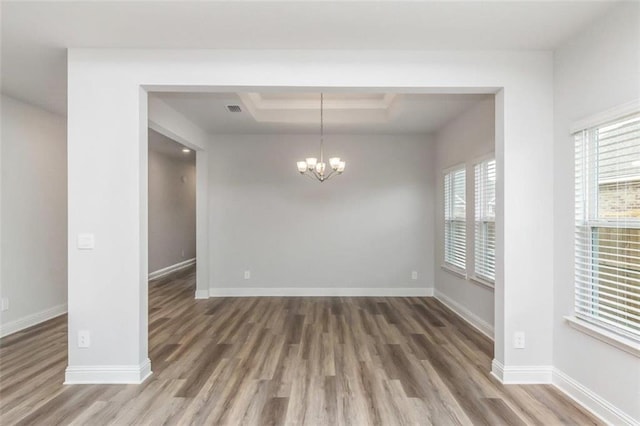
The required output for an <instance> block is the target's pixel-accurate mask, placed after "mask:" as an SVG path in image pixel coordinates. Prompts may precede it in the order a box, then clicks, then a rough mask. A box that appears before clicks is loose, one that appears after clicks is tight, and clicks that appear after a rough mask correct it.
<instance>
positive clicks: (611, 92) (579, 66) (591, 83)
mask: <svg viewBox="0 0 640 426" xmlns="http://www.w3.org/2000/svg"><path fill="white" fill-rule="evenodd" d="M639 34H640V4H638V3H635V4H622V5H621V6H619V7H617V8H616V9H614V11H613V12H612V13H611V14H610V15H609V16H605V17H603V18H602V19H599V20H598V21H597V22H595V23H594V24H593V25H591V26H589V27H588V28H587V29H586V30H585V31H584V32H583V33H581V34H579V35H577V36H576V37H574V38H573V39H572V40H571V41H569V42H568V43H567V44H566V45H565V46H563V47H562V48H561V49H559V50H558V51H557V52H556V53H555V63H556V66H555V78H554V81H555V105H554V119H555V153H554V160H555V161H554V200H555V204H554V209H555V214H554V258H555V263H554V311H555V315H554V341H553V363H554V366H555V367H556V368H557V369H559V370H560V371H561V372H563V373H565V374H566V375H567V376H569V377H570V378H571V379H572V380H574V381H575V382H577V383H578V384H580V385H581V386H584V387H585V388H586V389H587V390H588V391H594V392H597V396H599V397H600V398H603V399H604V400H606V401H608V402H609V403H610V404H612V405H613V406H615V407H617V408H618V409H619V410H621V411H622V412H625V413H626V414H627V415H628V416H631V417H633V418H634V419H635V421H636V422H640V404H639V403H638V401H640V361H639V360H638V358H637V357H635V356H633V355H631V354H629V353H627V352H624V351H622V350H620V349H618V348H616V347H613V346H610V345H608V344H607V343H604V342H601V341H599V340H596V339H595V338H593V337H591V336H588V335H586V334H584V333H582V332H580V331H577V330H575V329H573V328H571V327H570V326H569V325H568V323H567V321H566V320H565V319H564V316H565V315H571V314H572V313H573V302H574V282H575V281H574V246H573V242H574V240H573V237H574V198H575V197H574V143H573V139H572V137H571V135H570V132H569V129H570V128H571V125H572V123H573V122H574V121H577V120H579V119H582V118H585V117H586V116H589V115H592V114H597V113H600V112H602V111H605V110H607V109H609V108H613V107H616V106H619V105H622V104H624V103H626V102H630V101H634V100H636V101H637V100H638V99H640V85H639V83H638V82H639V81H640V80H639V77H640V42H639V40H640V39H639V38H638V35H639ZM565 387H566V386H565ZM583 400H585V401H586V402H587V403H591V400H590V397H587V398H583Z"/></svg>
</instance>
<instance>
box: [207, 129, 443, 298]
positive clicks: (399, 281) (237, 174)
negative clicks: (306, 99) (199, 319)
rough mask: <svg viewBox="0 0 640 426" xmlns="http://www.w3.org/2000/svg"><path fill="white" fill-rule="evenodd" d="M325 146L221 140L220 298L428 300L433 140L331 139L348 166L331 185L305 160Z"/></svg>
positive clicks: (215, 256) (215, 263)
mask: <svg viewBox="0 0 640 426" xmlns="http://www.w3.org/2000/svg"><path fill="white" fill-rule="evenodd" d="M318 144H319V138H318V136H316V135H299V136H294V135H244V136H241V135H234V136H223V135H218V136H215V137H214V140H213V143H212V145H211V148H210V153H209V170H210V182H209V188H210V199H211V209H210V233H211V234H210V252H211V264H210V270H211V276H212V281H211V291H212V294H214V295H219V294H251V295H255V294H261V293H260V292H261V291H262V292H263V293H264V294H281V293H283V294H363V295H367V294H390V295H393V294H396V295H407V294H408V295H411V294H423V295H426V294H427V291H428V290H427V289H431V288H432V287H433V244H432V240H433V196H434V194H433V174H432V172H431V170H432V158H433V151H432V144H431V141H430V139H428V138H427V137H426V136H398V135H349V136H333V135H331V136H328V137H326V138H325V145H326V153H327V155H328V156H329V155H330V156H334V155H336V156H339V157H341V158H343V159H345V160H346V162H347V168H346V171H345V172H344V174H343V175H342V176H337V177H335V178H333V179H331V180H329V181H326V182H324V183H320V182H317V181H312V180H310V179H309V178H307V177H305V176H300V174H299V173H298V172H297V169H296V161H298V160H300V159H304V158H305V157H309V156H317V155H318ZM246 270H249V271H251V278H250V279H248V280H247V279H244V271H246ZM412 271H416V272H417V273H418V277H417V279H416V280H413V279H412V276H411V274H412ZM283 288H284V289H283ZM247 289H252V290H247ZM256 289H262V290H256ZM274 289H276V290H274ZM429 291H431V290H429ZM354 292H355V293H354Z"/></svg>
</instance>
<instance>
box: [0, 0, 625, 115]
mask: <svg viewBox="0 0 640 426" xmlns="http://www.w3.org/2000/svg"><path fill="white" fill-rule="evenodd" d="M612 4H613V2H612V1H551V0H548V1H538V2H522V1H512V2H508V1H497V2H486V1H426V0H425V1H421V0H415V1H392V0H386V1H385V0H383V1H344V0H343V1H305V0H297V1H294V0H289V1H279V2H275V1H253V2H252V1H234V0H226V1H140V2H122V1H91V0H84V1H76V2H62V1H52V0H49V1H44V2H32V1H6V0H4V1H2V13H1V15H2V16H1V19H2V21H1V23H2V91H3V93H6V94H8V95H10V96H14V97H16V98H18V99H22V100H25V101H27V102H30V103H33V104H35V105H39V106H41V107H43V108H45V109H48V110H51V111H55V112H58V113H61V114H64V113H65V112H66V50H65V49H66V48H68V47H101V48H106V47H111V48H173V49H185V48H199V49H223V48H226V49H236V48H237V49H249V48H251V49H378V50H386V49H393V50H397V49H405V50H411V49H415V50H445V49H452V50H462V49H468V50H471V49H485V50H497V49H553V48H554V47H556V46H558V45H559V43H561V42H562V41H564V40H566V39H567V38H568V37H569V36H570V35H572V34H573V33H575V32H576V31H578V30H579V29H580V28H582V27H584V26H586V25H588V24H589V23H590V22H592V21H593V20H595V19H597V17H598V16H601V15H602V14H603V13H605V12H606V10H607V9H608V8H610V7H611V5H612Z"/></svg>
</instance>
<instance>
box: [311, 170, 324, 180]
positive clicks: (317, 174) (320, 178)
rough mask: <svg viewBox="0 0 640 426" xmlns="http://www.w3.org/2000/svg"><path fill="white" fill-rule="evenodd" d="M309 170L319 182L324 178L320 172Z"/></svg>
mask: <svg viewBox="0 0 640 426" xmlns="http://www.w3.org/2000/svg"><path fill="white" fill-rule="evenodd" d="M311 172H312V173H313V175H314V176H315V177H316V179H318V180H319V181H320V182H322V181H323V180H324V178H323V177H322V175H321V174H320V173H318V172H316V171H315V170H311Z"/></svg>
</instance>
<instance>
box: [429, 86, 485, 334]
mask: <svg viewBox="0 0 640 426" xmlns="http://www.w3.org/2000/svg"><path fill="white" fill-rule="evenodd" d="M435 141H436V151H437V154H436V167H435V174H436V175H437V179H436V181H437V191H436V197H435V199H436V212H435V217H436V223H435V227H436V240H435V255H436V259H435V261H436V269H435V287H436V296H438V297H440V298H441V299H442V300H443V301H444V302H445V303H447V304H449V305H450V306H451V307H452V308H454V309H455V310H456V311H457V312H458V313H460V314H461V315H463V316H464V317H465V318H467V319H469V320H471V321H472V322H473V323H474V324H475V325H477V326H479V327H480V328H482V329H483V330H484V331H485V332H487V333H488V334H491V333H492V329H493V326H494V318H493V317H494V292H493V289H491V288H489V287H486V286H484V285H481V284H478V283H476V282H475V281H471V280H469V279H465V278H461V277H460V276H458V275H454V274H452V273H451V272H449V271H447V270H444V269H443V268H441V265H444V193H443V173H442V172H443V170H446V169H447V168H449V167H452V166H456V165H459V164H465V165H466V166H467V187H466V191H467V195H466V200H467V273H470V272H471V270H472V269H471V268H472V266H473V245H472V244H471V242H472V241H473V222H472V221H470V220H469V219H470V218H473V190H474V189H473V179H472V176H473V162H474V160H476V159H478V158H480V157H483V156H486V155H488V154H492V153H493V152H494V146H495V105H494V99H493V97H490V98H488V99H487V100H485V101H483V102H481V103H479V104H477V105H474V106H473V107H472V108H471V109H469V110H467V111H466V112H464V113H463V114H461V115H460V116H458V117H456V118H455V119H454V120H453V121H452V122H450V123H448V124H447V125H446V126H444V127H443V128H442V129H440V131H439V132H438V133H437V134H436V135H435ZM470 177H471V179H470Z"/></svg>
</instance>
